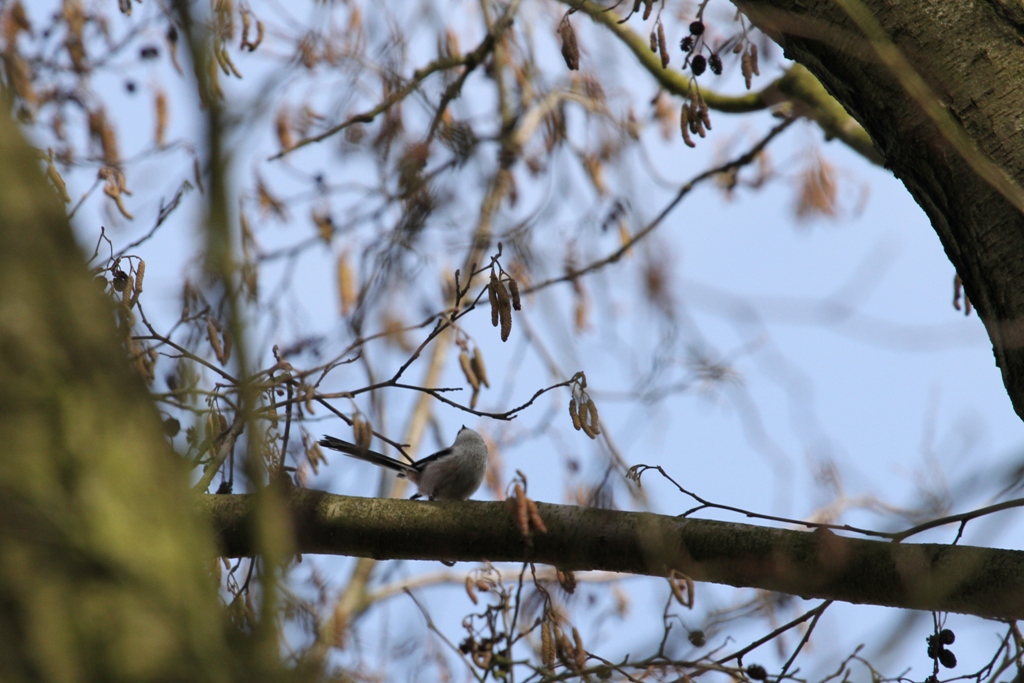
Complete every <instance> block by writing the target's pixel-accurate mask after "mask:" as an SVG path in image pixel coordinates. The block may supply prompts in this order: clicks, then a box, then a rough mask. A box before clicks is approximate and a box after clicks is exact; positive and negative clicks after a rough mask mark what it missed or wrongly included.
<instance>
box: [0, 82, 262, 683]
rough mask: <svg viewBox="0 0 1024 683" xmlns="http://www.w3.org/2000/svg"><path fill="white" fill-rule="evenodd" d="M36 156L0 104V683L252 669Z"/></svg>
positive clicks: (192, 677)
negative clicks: (234, 639)
mask: <svg viewBox="0 0 1024 683" xmlns="http://www.w3.org/2000/svg"><path fill="white" fill-rule="evenodd" d="M3 107H4V109H5V110H6V109H9V103H7V102H4V103H3ZM39 166H40V165H39V157H38V154H37V153H36V151H35V150H33V149H32V148H30V147H29V146H28V144H26V142H25V141H24V140H23V139H22V138H21V136H20V135H19V133H18V131H17V128H16V126H15V125H14V123H13V122H12V121H10V120H9V119H8V118H7V116H6V115H4V114H0V442H2V443H3V453H2V457H0V680H3V681H11V682H12V683H18V682H21V681H26V682H27V681H41V682H47V681H52V682H54V683H58V682H59V683H81V682H85V681H129V680H130V681H137V682H138V681H168V682H169V681H183V682H184V681H188V682H190V683H194V682H197V681H210V682H213V681H217V682H220V681H230V680H236V677H237V680H242V679H245V678H249V676H248V675H247V674H246V672H245V669H246V667H252V668H251V669H250V673H251V672H252V671H254V670H255V665H253V664H244V663H243V662H245V661H246V660H245V658H243V657H236V656H235V654H236V653H238V652H240V650H233V649H232V648H231V647H230V645H229V642H228V639H227V638H226V637H225V634H226V630H225V623H224V621H223V610H222V609H221V608H220V604H219V600H218V598H217V593H216V589H215V586H216V581H215V579H214V578H213V577H212V576H211V570H212V569H215V568H216V565H215V564H214V563H213V562H212V561H211V560H212V555H213V546H212V544H211V543H210V539H209V533H208V531H207V530H206V529H204V528H202V526H201V524H200V522H199V520H198V519H196V517H195V515H194V513H193V512H192V507H193V500H192V498H191V497H190V495H189V493H188V489H187V479H186V474H185V472H184V469H183V468H182V463H181V462H180V460H179V459H177V458H176V457H175V456H174V455H173V453H172V452H171V449H170V448H169V446H168V444H167V441H166V438H165V437H164V436H163V433H162V430H161V426H160V420H159V416H158V415H157V413H156V410H155V409H154V406H153V401H152V398H151V397H150V396H149V394H148V392H147V391H146V388H145V386H144V385H143V382H142V380H141V379H140V378H139V377H138V376H137V375H135V374H133V373H132V372H131V371H130V370H129V369H128V359H127V357H126V353H125V349H124V347H123V346H122V345H121V344H120V343H119V340H118V338H117V335H116V334H115V326H114V319H115V314H114V311H113V310H112V308H111V306H110V301H109V300H107V299H106V297H105V295H104V294H103V293H102V292H101V289H102V285H101V284H100V283H97V282H96V281H94V278H93V276H92V275H90V273H89V272H88V270H87V269H86V268H85V266H84V264H83V258H82V253H81V251H80V250H79V249H78V247H77V245H76V244H75V240H74V237H73V236H72V233H71V229H70V227H69V225H68V220H67V218H66V216H65V213H64V210H63V207H62V206H61V205H60V202H59V200H58V199H57V196H56V192H55V191H54V190H53V189H52V188H50V187H47V185H46V181H45V180H44V179H43V176H42V173H41V172H40V167H39ZM204 558H205V562H204ZM271 654H272V655H273V653H271ZM252 661H253V662H259V661H261V660H259V659H257V658H252ZM262 673H263V674H264V676H263V677H259V676H256V677H255V678H256V679H258V680H270V678H268V677H267V675H266V674H267V673H268V672H262Z"/></svg>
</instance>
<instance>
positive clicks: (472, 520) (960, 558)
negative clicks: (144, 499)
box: [202, 489, 1024, 619]
mask: <svg viewBox="0 0 1024 683" xmlns="http://www.w3.org/2000/svg"><path fill="white" fill-rule="evenodd" d="M202 506H203V509H204V511H205V513H206V514H207V515H208V516H209V518H210V519H211V521H212V523H213V526H214V529H215V531H216V533H217V537H218V540H219V546H220V553H222V554H223V555H226V556H228V557H239V556H246V555H250V554H252V553H253V548H254V546H253V543H252V541H251V529H252V524H253V515H254V507H255V506H254V505H253V499H252V497H251V496H246V495H223V496H216V495H214V496H206V497H205V498H204V499H203V502H202ZM289 507H290V509H291V517H292V523H293V527H294V530H295V537H296V547H297V548H298V550H299V552H303V553H317V554H329V555H331V554H333V555H354V556H357V557H372V558H375V559H379V560H388V559H390V560H394V559H417V560H448V561H451V560H461V561H466V562H477V561H480V560H481V559H487V560H490V561H492V562H539V563H543V564H550V565H554V566H556V567H558V568H560V569H572V570H591V569H601V570H608V571H617V572H628V573H631V574H645V575H651V576H667V575H668V574H669V572H670V571H671V570H672V569H676V570H678V571H681V572H683V573H684V574H686V575H688V576H689V577H690V578H692V579H694V580H697V581H710V582H714V583H723V584H728V585H730V586H742V587H754V588H763V589H765V590H771V591H781V592H784V593H790V594H793V595H799V596H801V597H805V598H823V599H832V600H842V601H845V602H852V603H866V604H873V605H885V606H890V607H905V608H911V609H921V610H935V611H941V612H960V613H965V614H974V615H978V616H984V617H994V618H999V619H1019V618H1022V617H1024V551H1016V550H994V549H988V548H976V547H970V546H950V545H934V544H908V543H892V542H883V541H868V540H861V539H852V538H846V537H843V536H839V535H837V534H834V533H832V532H829V531H815V532H804V531H789V530H784V529H771V528H764V527H756V526H751V525H748V524H732V523H726V522H712V521H706V520H695V519H681V518H678V517H666V516H662V515H654V514H650V513H644V512H617V511H612V510H596V509H591V508H581V507H576V506H568V505H546V504H538V507H539V509H540V514H541V517H542V518H543V520H544V523H545V525H546V526H547V529H548V531H547V533H534V534H533V535H532V536H531V537H530V538H528V539H524V537H523V536H522V534H521V533H520V532H519V530H518V528H517V526H516V524H515V522H514V519H513V514H512V513H511V512H510V510H509V508H508V507H507V505H506V504H505V503H482V502H477V501H467V502H464V503H463V502H455V503H440V502H436V503H424V502H419V501H404V500H388V499H379V498H350V497H347V496H337V495H332V494H329V493H323V492H320V491H310V490H306V489H295V490H293V491H292V492H291V495H290V498H289Z"/></svg>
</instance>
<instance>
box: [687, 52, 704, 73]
mask: <svg viewBox="0 0 1024 683" xmlns="http://www.w3.org/2000/svg"><path fill="white" fill-rule="evenodd" d="M707 67H708V60H707V58H706V57H705V56H704V55H697V56H696V57H694V58H693V59H692V60H691V61H690V70H691V71H693V75H694V76H700V75H701V74H702V73H704V69H706V68H707Z"/></svg>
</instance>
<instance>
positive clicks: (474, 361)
mask: <svg viewBox="0 0 1024 683" xmlns="http://www.w3.org/2000/svg"><path fill="white" fill-rule="evenodd" d="M469 365H470V367H471V368H472V369H473V374H475V375H476V376H477V378H479V380H480V384H483V385H484V386H485V387H487V388H488V389H490V388H491V382H490V380H488V379H487V366H486V365H484V354H482V353H480V348H479V347H473V357H472V358H470V359H469Z"/></svg>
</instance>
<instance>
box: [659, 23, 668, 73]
mask: <svg viewBox="0 0 1024 683" xmlns="http://www.w3.org/2000/svg"><path fill="white" fill-rule="evenodd" d="M658 47H659V48H661V68H662V69H665V68H667V67H668V59H669V57H668V41H667V40H665V24H663V23H661V22H660V21H659V22H658Z"/></svg>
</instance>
